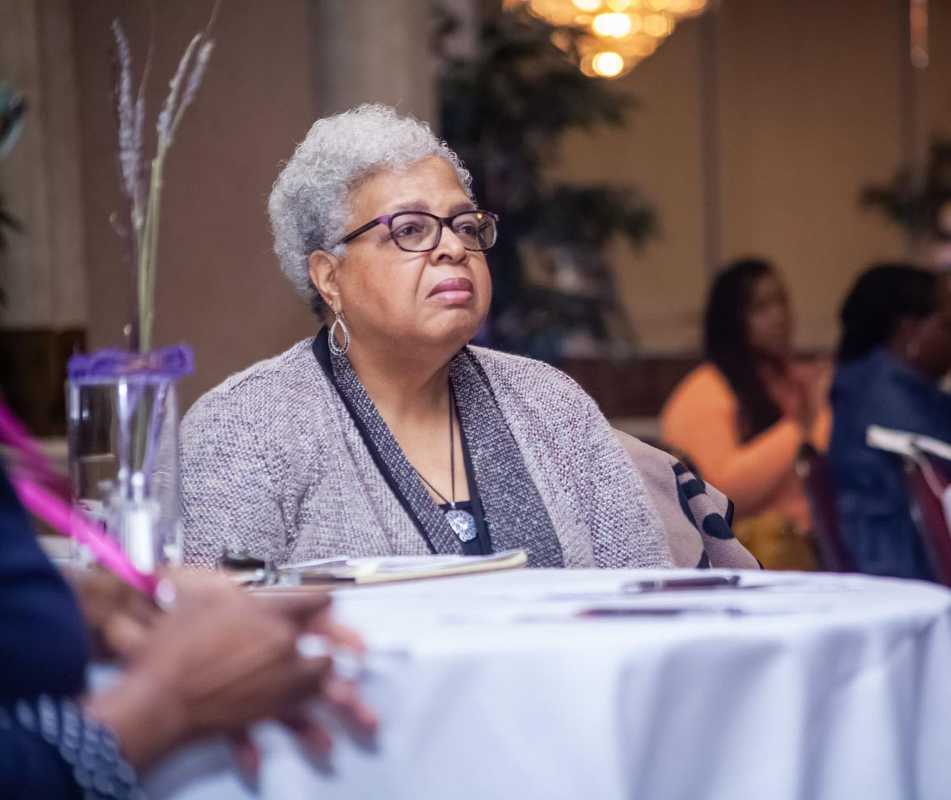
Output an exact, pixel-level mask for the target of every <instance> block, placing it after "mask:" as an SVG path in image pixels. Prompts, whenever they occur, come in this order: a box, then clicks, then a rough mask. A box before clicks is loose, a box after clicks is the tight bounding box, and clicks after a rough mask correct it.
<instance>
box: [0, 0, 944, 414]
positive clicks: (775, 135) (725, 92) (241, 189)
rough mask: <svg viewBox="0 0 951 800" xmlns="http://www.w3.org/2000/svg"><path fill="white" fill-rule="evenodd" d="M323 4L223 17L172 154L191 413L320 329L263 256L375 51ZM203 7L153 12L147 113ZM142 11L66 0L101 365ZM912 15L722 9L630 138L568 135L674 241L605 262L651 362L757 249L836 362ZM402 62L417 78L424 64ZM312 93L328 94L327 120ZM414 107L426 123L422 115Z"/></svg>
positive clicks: (287, 2)
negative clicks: (299, 178) (345, 42)
mask: <svg viewBox="0 0 951 800" xmlns="http://www.w3.org/2000/svg"><path fill="white" fill-rule="evenodd" d="M7 1H8V2H9V0H7ZM367 1H368V0H367ZM320 2H321V0H275V2H273V3H260V2H254V0H226V2H224V3H223V5H222V11H221V15H220V18H219V20H218V24H217V26H216V39H217V42H218V47H217V50H216V52H215V54H214V56H213V59H212V64H211V68H210V70H209V73H208V76H207V80H206V84H205V86H204V87H203V89H202V91H201V94H200V95H199V98H198V102H197V103H196V105H195V106H194V107H193V108H192V109H190V110H189V113H188V116H187V118H186V119H185V121H184V123H183V125H182V128H181V132H180V136H179V140H178V142H177V143H176V145H175V149H174V151H173V152H172V154H171V157H170V160H169V164H168V180H167V188H166V193H165V206H164V217H163V228H162V239H161V253H160V257H161V265H162V272H161V274H160V275H159V289H158V309H157V312H158V329H157V338H158V341H159V342H160V343H168V342H172V341H188V342H191V343H192V344H193V345H194V347H195V350H196V354H197V357H198V374H197V375H196V376H195V377H194V378H192V379H190V380H189V381H188V382H187V383H186V386H185V399H186V402H190V401H191V400H192V399H194V397H196V396H197V394H198V393H200V392H201V391H204V390H205V389H207V388H208V387H210V386H212V385H214V384H216V383H217V382H219V381H220V380H221V379H223V378H224V377H225V376H226V375H228V374H230V373H231V372H233V371H235V370H238V369H240V368H242V367H244V366H246V365H248V364H250V363H251V362H253V361H254V360H256V359H259V358H263V357H266V356H268V355H271V354H273V353H276V352H279V351H280V350H282V349H283V348H285V347H286V346H287V345H288V344H289V343H291V342H292V341H294V340H296V339H298V338H300V337H303V336H305V335H307V334H308V333H309V332H310V331H311V330H312V327H313V326H312V322H311V319H310V316H309V313H308V312H307V310H306V309H305V308H304V307H303V306H302V304H301V303H300V302H299V301H298V300H297V298H296V297H295V295H294V294H293V292H292V291H291V289H290V288H289V286H288V285H287V284H286V283H285V281H284V279H283V277H282V276H281V275H280V273H279V271H278V269H277V265H276V262H275V259H274V257H273V256H272V254H271V249H270V248H271V242H270V236H269V232H268V227H267V218H266V213H265V203H266V197H267V193H268V190H269V187H270V184H271V182H272V181H273V179H274V177H275V175H276V172H277V169H278V163H279V162H280V161H281V160H282V159H285V158H287V156H288V155H289V154H290V153H291V150H292V147H293V143H294V142H296V141H297V140H299V139H300V138H301V137H302V136H303V134H304V133H305V132H306V130H307V127H308V125H309V124H310V122H311V121H312V119H313V117H314V115H315V113H316V110H320V109H321V108H323V106H325V105H333V104H335V103H336V104H339V103H342V102H343V100H341V98H345V97H346V96H347V92H348V90H347V89H346V87H345V86H344V87H343V88H341V86H340V85H337V84H332V83H331V84H328V81H329V80H331V79H332V78H335V75H332V74H330V70H329V69H328V68H327V66H326V65H327V58H328V54H331V56H332V57H331V58H330V62H331V63H333V62H335V61H340V60H341V59H343V58H344V57H349V58H353V59H357V60H358V61H359V60H360V58H361V55H360V54H361V52H363V50H361V49H360V48H354V47H351V48H345V47H342V46H341V42H339V41H337V42H336V44H335V45H334V47H333V48H330V49H325V50H323V51H321V50H320V43H319V42H320V39H319V37H320V36H321V35H330V34H329V33H328V29H327V26H325V25H324V26H321V25H319V24H318V23H319V21H320V15H319V14H316V15H315V13H314V9H315V8H317V7H318V6H319V3H320ZM361 2H363V0H361ZM401 2H404V0H401ZM405 2H406V3H409V4H412V3H417V2H418V0H405ZM315 3H316V4H317V5H315ZM209 5H210V2H209V3H191V2H189V3H185V2H180V1H176V2H167V3H162V4H157V8H159V9H160V12H161V13H160V14H159V15H158V17H157V30H156V43H157V50H156V58H155V63H154V65H153V80H152V89H151V92H150V94H149V103H150V108H151V109H152V113H153V114H154V112H155V110H156V107H157V106H158V105H159V104H160V103H161V100H162V98H163V93H164V86H165V83H166V81H167V79H168V77H169V76H170V75H171V73H172V71H173V69H174V66H175V61H176V59H177V57H178V55H179V53H180V52H181V49H182V48H183V47H184V45H185V43H186V42H187V40H188V38H189V36H190V35H191V34H192V33H193V32H194V31H196V30H197V29H198V28H199V27H200V26H201V25H202V24H203V23H204V16H205V13H206V9H207V7H208V6H209ZM407 7H410V6H407ZM146 8H147V6H146V4H144V3H130V2H128V1H127V0H126V1H125V2H122V1H121V0H97V2H95V3H91V2H85V0H72V11H73V22H74V34H75V35H74V39H75V46H76V52H77V59H78V71H77V80H78V85H79V96H80V120H81V133H82V137H81V139H82V168H83V176H82V177H83V198H84V209H85V214H84V223H85V227H86V238H85V247H86V259H87V263H88V295H89V309H90V314H89V333H90V345H91V346H93V347H97V346H102V345H109V344H113V345H114V344H119V343H121V341H122V334H121V331H122V327H123V325H124V324H125V322H126V321H127V319H128V313H127V311H126V309H127V308H128V307H129V306H130V303H131V286H130V283H129V280H128V269H127V267H126V265H125V264H124V263H123V261H122V255H121V252H122V251H121V247H120V244H119V242H118V240H117V239H116V237H115V234H114V233H113V231H112V229H111V227H110V225H109V221H108V220H109V215H110V214H111V213H112V212H113V211H115V210H116V209H118V208H119V207H120V204H119V196H118V190H117V178H116V170H115V162H114V144H113V141H114V128H113V121H112V111H111V99H110V91H109V87H110V85H111V68H110V52H111V38H110V35H109V23H110V21H111V19H112V17H113V16H114V15H115V14H118V13H121V15H122V18H123V19H124V20H125V21H126V22H127V23H128V28H129V33H130V36H131V39H132V45H133V51H134V55H135V57H136V58H137V60H138V64H139V65H141V59H142V57H143V55H144V52H145V41H146V33H147V13H146ZM354 8H356V7H354ZM171 9H174V13H171ZM357 10H359V9H358V8H357ZM931 11H932V14H931V16H932V32H931V43H932V47H931V51H932V66H931V68H930V69H929V71H928V72H927V74H926V75H925V76H924V78H925V80H924V81H923V85H924V90H923V92H922V94H923V96H924V97H925V98H926V100H927V108H928V110H929V112H930V114H931V118H932V120H933V121H934V127H935V128H937V129H940V130H943V131H944V132H945V133H946V134H948V135H951V55H948V52H947V49H946V48H943V47H941V46H940V43H941V42H943V41H945V40H947V39H948V38H949V37H951V0H932V2H931ZM902 14H903V2H902V0H839V2H836V3H829V2H825V1H824V0H823V1H820V0H799V2H795V3H793V2H787V0H722V11H721V13H720V18H719V33H718V34H717V35H716V36H714V37H713V38H712V39H711V38H710V37H708V36H707V34H706V31H705V30H704V27H703V26H704V25H705V24H706V23H705V22H700V21H694V22H690V23H687V24H685V25H684V26H682V27H681V29H679V30H678V31H677V32H676V34H675V35H674V37H673V38H672V39H671V40H670V41H669V42H668V43H666V44H665V45H664V46H663V47H662V48H661V49H660V51H658V53H656V54H655V55H654V56H653V57H652V58H651V59H649V60H648V61H647V62H645V63H644V64H642V65H641V66H639V67H638V68H637V69H636V70H635V71H634V72H633V73H632V74H631V75H630V76H628V77H627V78H625V79H623V80H622V81H621V84H620V85H621V86H622V87H623V88H624V89H625V90H626V91H630V92H632V93H634V94H635V95H636V96H637V97H638V99H639V100H640V102H641V106H642V107H641V110H640V111H638V112H635V114H634V115H633V116H632V117H631V121H630V124H629V125H628V126H627V127H626V128H625V129H622V130H617V131H611V130H606V131H601V132H598V133H596V134H585V135H572V136H569V137H567V138H566V141H565V142H564V148H563V151H564V156H565V160H564V163H563V164H562V166H561V167H560V169H559V172H560V173H561V174H563V175H565V176H568V177H571V178H575V179H579V180H605V181H610V182H617V183H633V184H636V185H637V186H639V187H640V188H641V189H642V190H643V191H644V192H645V193H646V194H647V195H648V197H650V198H651V199H652V201H653V202H654V203H655V205H656V206H657V208H658V210H659V212H660V216H661V221H662V226H663V230H662V234H661V238H660V239H659V240H658V241H656V242H654V243H652V244H651V245H649V246H648V247H647V249H646V250H645V251H644V252H642V253H634V252H631V251H630V250H629V249H628V248H626V247H625V246H623V245H617V246H615V247H614V248H613V249H612V259H613V262H614V265H615V269H616V270H617V274H618V285H619V291H620V292H621V293H622V295H623V299H624V302H625V304H626V305H627V307H628V308H629V309H630V313H631V317H632V320H633V323H634V325H635V328H636V330H637V331H638V334H639V336H640V340H641V345H642V348H643V350H644V351H645V352H686V351H691V350H695V349H696V347H697V344H698V340H699V336H698V334H699V325H698V323H699V316H700V310H701V305H702V302H703V297H704V293H705V289H706V283H707V279H708V264H707V261H708V254H709V243H710V241H711V240H712V241H716V240H719V242H720V254H721V256H722V257H723V258H730V257H734V256H737V255H741V254H744V253H748V252H759V253H762V254H764V255H767V256H770V257H772V258H774V259H775V260H776V261H777V263H778V264H779V265H780V267H781V268H782V269H783V271H784V273H785V274H786V276H787V279H788V281H789V283H790V287H791V290H792V293H793V297H794V299H795V302H796V306H797V309H798V312H799V316H800V320H801V326H800V327H801V330H800V340H801V343H802V344H803V345H804V346H820V347H827V346H829V345H831V344H832V342H833V340H834V337H835V327H836V326H835V311H836V308H837V305H838V303H839V301H840V298H841V294H842V292H843V291H844V289H845V287H846V286H847V284H848V282H849V281H850V280H851V279H852V277H853V275H854V274H855V272H856V271H857V270H858V269H859V268H860V267H861V266H862V265H863V264H865V263H867V262H868V261H869V260H871V259H873V258H881V257H889V256H898V255H900V254H901V253H902V252H903V249H904V241H903V239H902V236H901V234H900V232H899V231H898V230H897V229H895V228H894V227H892V226H890V225H889V224H887V223H886V222H884V221H883V220H882V219H880V218H879V217H878V216H877V215H875V214H871V213H869V212H864V211H862V210H860V209H859V208H858V204H857V197H858V192H859V188H860V187H861V186H862V185H863V184H864V183H866V182H868V181H870V180H881V179H885V178H887V177H889V176H890V175H891V174H892V172H893V170H894V169H895V167H896V166H897V165H898V163H899V161H900V159H901V157H902V147H903V139H902V127H901V121H900V112H901V108H902V105H903V104H902V98H901V91H902V81H901V74H902V73H901V59H902V49H903V46H904V43H903V39H902V35H903V34H902V27H903V26H902ZM358 16H359V15H358ZM411 18H412V17H411V16H410V17H408V19H411ZM330 33H332V31H331V32H330ZM711 43H712V44H714V45H716V47H717V48H718V50H719V57H718V59H717V66H718V69H717V75H716V76H715V77H716V81H715V87H716V90H717V98H718V101H719V106H718V107H719V113H718V115H717V116H716V118H715V120H712V121H711V120H709V119H708V120H706V121H705V118H704V115H703V112H702V108H703V94H702V90H703V88H704V85H705V84H706V83H709V82H710V79H711V76H710V75H708V74H704V73H703V72H702V64H703V61H702V58H701V56H702V54H703V48H704V47H705V46H707V47H708V46H710V44H711ZM369 46H370V45H361V47H362V48H364V49H365V48H366V47H369ZM321 52H323V55H322V54H321ZM333 54H337V55H333ZM411 56H412V54H409V55H408V56H407V58H409V59H410V62H412V63H408V64H407V69H408V70H409V72H408V73H407V74H409V75H412V74H415V73H414V72H413V70H418V69H420V63H421V62H419V61H418V60H414V59H412V58H411ZM315 66H316V67H317V68H319V70H320V71H319V73H318V75H317V77H316V79H315V75H314V70H315ZM335 74H336V76H339V80H341V81H343V80H346V76H347V75H349V74H351V73H350V71H349V70H348V69H347V65H346V64H344V63H340V66H339V70H337V71H336V73H335ZM357 77H358V78H359V81H357V78H354V81H356V82H355V83H354V84H353V92H357V90H358V89H359V91H360V99H390V100H392V99H393V98H391V97H389V96H388V95H387V92H388V91H389V90H390V89H391V88H392V85H393V82H392V80H391V79H390V76H389V75H382V76H379V80H380V89H379V94H378V95H376V97H374V92H373V90H372V87H370V88H368V87H367V86H366V85H365V83H366V79H367V74H366V73H365V72H364V73H360V74H359V75H358V76H357ZM400 85H401V86H403V85H404V84H400ZM406 85H407V86H414V85H415V82H414V81H411V82H410V84H406ZM315 86H316V87H317V89H318V90H319V87H320V86H324V92H325V96H324V99H323V102H322V103H321V102H319V100H320V98H319V97H315V94H319V91H315ZM328 87H330V88H328ZM361 87H362V88H361ZM404 89H405V86H404ZM405 90H406V91H408V89H405ZM400 91H404V90H400ZM354 96H357V95H356V94H354ZM397 99H400V98H397ZM407 102H410V103H411V104H412V108H413V109H414V110H417V111H420V112H422V113H425V108H427V105H426V103H427V102H428V101H427V100H426V98H425V97H418V98H413V99H407ZM711 124H715V131H714V132H715V134H716V139H715V140H713V141H714V143H717V142H718V147H717V148H715V149H714V155H715V156H716V158H715V162H716V163H714V164H712V165H711V163H710V161H709V159H707V160H705V158H706V156H705V154H704V153H705V148H706V149H707V150H709V142H710V141H711V140H709V139H708V138H707V137H708V135H709V132H710V130H711V127H710V126H711ZM711 166H712V167H714V168H715V170H714V171H715V172H718V173H719V177H720V191H719V193H718V195H717V196H716V197H713V198H711V195H710V193H709V191H708V188H709V187H707V186H706V184H705V183H704V176H705V175H708V174H709V173H710V171H711ZM717 198H718V207H716V208H714V211H717V212H718V214H715V215H714V219H719V221H720V224H719V225H718V226H717V229H716V231H714V232H713V233H714V234H715V235H711V231H710V230H709V229H708V228H705V219H706V216H707V212H708V211H709V209H710V206H709V205H708V204H709V203H710V202H711V200H716V199H717Z"/></svg>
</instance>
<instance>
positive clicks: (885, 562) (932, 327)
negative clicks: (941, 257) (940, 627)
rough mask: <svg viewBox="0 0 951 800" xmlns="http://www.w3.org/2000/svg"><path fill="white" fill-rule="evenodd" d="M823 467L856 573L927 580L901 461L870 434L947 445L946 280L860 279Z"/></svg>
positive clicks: (878, 270)
mask: <svg viewBox="0 0 951 800" xmlns="http://www.w3.org/2000/svg"><path fill="white" fill-rule="evenodd" d="M841 321H842V338H841V342H840V345H839V352H838V367H837V371H836V376H835V380H834V382H833V388H832V406H833V429H832V442H831V446H830V449H829V459H830V462H831V464H832V468H833V474H834V477H835V481H836V489H837V494H838V509H839V518H840V526H841V529H842V536H843V540H844V543H845V545H846V547H847V548H848V550H849V552H850V554H851V556H852V558H853V560H854V564H855V566H856V569H857V570H858V571H860V572H867V573H871V574H875V575H892V576H896V577H902V578H926V579H927V578H931V577H932V570H931V566H930V565H929V563H928V559H927V557H926V554H925V550H924V547H923V546H922V543H921V540H920V538H919V534H918V531H917V528H916V526H915V523H914V520H913V519H912V516H911V510H910V506H909V499H908V495H907V491H906V488H905V476H904V472H903V465H902V459H901V457H900V456H898V455H894V454H892V453H886V452H884V451H882V450H877V449H875V448H872V447H870V446H869V445H868V444H866V433H867V431H868V428H869V426H870V425H879V426H882V427H885V428H891V429H894V430H899V431H906V432H909V433H915V434H919V435H922V436H930V437H933V438H935V439H940V440H942V441H945V442H951V395H949V394H947V393H946V392H942V391H941V389H940V387H939V383H940V380H941V378H942V377H943V376H944V375H946V374H947V373H948V371H949V370H951V275H940V274H938V273H934V272H930V271H927V270H923V269H917V268H915V267H912V266H909V265H905V264H883V265H879V266H875V267H872V268H871V269H869V270H868V271H867V272H865V273H864V274H862V275H861V276H860V277H859V279H858V280H857V282H856V283H855V285H854V286H853V288H852V290H851V291H850V292H849V295H848V297H847V298H846V300H845V303H844V305H843V307H842V312H841Z"/></svg>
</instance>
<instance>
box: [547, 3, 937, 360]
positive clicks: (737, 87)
mask: <svg viewBox="0 0 951 800" xmlns="http://www.w3.org/2000/svg"><path fill="white" fill-rule="evenodd" d="M905 8H906V6H905V3H904V2H902V0H838V1H837V2H835V3H829V2H827V1H826V0H798V1H797V2H788V0H722V3H721V11H720V15H719V20H718V25H717V27H718V34H717V35H716V36H715V37H714V40H715V46H716V48H717V50H718V58H717V67H718V69H717V72H718V74H717V75H716V83H715V85H716V89H717V97H718V106H719V113H718V115H717V119H716V123H715V124H716V128H715V130H714V129H711V127H709V126H707V127H704V124H702V119H701V112H700V108H701V98H700V94H699V93H700V89H701V78H702V75H701V72H700V71H701V64H702V60H701V54H702V51H701V48H702V47H703V46H704V38H703V35H704V31H703V30H702V26H703V25H704V24H706V21H692V22H689V23H686V24H684V25H683V26H682V27H681V28H680V29H679V30H678V31H676V32H675V34H674V36H673V37H672V39H671V40H669V41H668V42H667V43H666V44H665V45H664V46H663V47H662V48H661V49H660V50H659V51H658V52H657V53H656V54H655V55H654V56H653V57H652V58H651V59H649V60H648V61H647V62H645V63H643V64H642V65H640V66H638V67H637V68H636V69H635V70H634V71H633V72H632V73H631V74H630V75H629V76H628V77H626V78H624V79H622V81H621V85H622V86H623V88H624V89H625V90H627V91H630V92H632V93H634V94H635V95H636V96H637V97H638V98H639V99H640V100H641V102H642V108H641V110H640V111H639V112H635V114H634V115H633V116H632V117H631V120H630V123H629V124H628V126H627V128H626V129H625V130H622V131H603V132H599V133H597V134H594V135H572V136H570V137H568V138H567V139H566V141H565V146H564V154H565V157H566V163H565V164H564V165H563V166H562V167H561V168H560V170H559V172H560V173H561V174H565V175H569V176H571V177H572V178H578V179H589V178H597V179H604V180H612V181H618V182H622V183H623V182H629V183H632V184H635V185H637V186H639V187H642V188H643V189H644V190H645V192H646V193H647V195H648V196H649V197H650V198H651V199H652V200H653V201H654V203H655V205H656V206H657V208H658V211H659V212H660V216H661V221H662V224H663V229H664V230H663V237H662V239H661V240H659V241H657V242H655V243H653V244H651V245H650V246H649V247H648V248H647V249H646V251H645V252H644V253H643V254H641V255H637V254H633V253H630V252H629V251H627V250H626V249H625V248H623V247H618V248H616V251H615V257H614V264H615V268H616V270H617V273H618V276H619V286H620V291H622V292H623V295H624V302H625V303H626V305H627V306H628V307H629V308H630V309H631V313H632V317H633V321H634V324H635V327H636V328H637V330H638V332H639V334H640V338H641V345H642V348H643V349H644V350H646V351H649V352H650V351H653V352H658V351H660V352H663V351H678V350H690V349H694V348H696V347H697V345H698V343H699V320H700V314H701V308H702V303H703V298H704V292H705V288H706V282H707V278H706V275H705V266H704V257H705V250H704V242H705V239H704V230H703V213H702V211H703V208H704V203H705V202H708V201H709V199H710V198H708V197H707V196H706V195H705V192H704V182H703V176H704V174H705V167H709V166H711V165H709V164H706V165H705V163H704V161H703V157H702V153H703V145H704V138H703V137H706V136H709V135H711V134H712V135H714V136H715V137H716V140H715V141H718V143H719V146H718V154H719V155H718V158H717V161H716V163H715V164H714V165H712V166H713V167H714V168H715V170H716V171H717V172H718V174H719V178H720V181H719V183H720V191H719V219H720V226H719V230H718V231H717V232H716V234H717V236H716V237H715V238H717V239H719V241H720V243H721V244H720V255H721V259H723V260H725V259H730V258H734V257H737V256H740V255H744V254H748V253H758V254H762V255H765V256H767V257H770V258H772V259H774V260H775V261H776V263H777V264H778V265H779V267H780V268H781V269H782V271H783V273H784V274H785V276H786V279H787V281H788V283H789V285H790V289H791V292H792V296H793V300H794V302H795V305H796V309H797V311H798V316H799V322H800V325H799V340H800V344H801V345H802V346H804V347H810V348H811V347H819V348H828V347H830V346H832V344H833V342H834V340H835V337H836V313H837V309H838V305H839V303H840V301H841V298H842V295H843V293H844V292H845V291H846V289H847V287H848V285H849V283H850V281H851V280H852V279H853V278H854V276H855V274H856V273H857V272H858V271H859V270H860V269H861V267H862V266H863V265H865V264H867V263H868V262H869V261H871V260H873V259H879V258H895V257H900V256H902V255H903V254H904V253H905V247H906V243H905V240H904V238H903V235H902V233H901V232H900V231H899V230H898V229H897V228H895V227H894V226H892V225H891V224H890V223H888V222H886V221H885V220H884V219H883V218H882V217H880V216H879V215H878V214H875V213H871V212H868V211H864V210H862V209H860V208H859V207H858V195H859V191H860V188H861V187H862V186H863V185H864V184H866V183H868V182H871V181H883V180H886V179H888V178H889V177H890V176H891V175H892V173H893V172H894V170H895V169H896V168H897V166H898V164H899V162H900V161H901V159H902V158H903V138H902V136H903V132H902V119H901V112H902V108H903V102H902V88H903V83H902V69H903V67H902V59H903V57H904V48H905V46H906V45H905V41H904V33H903V25H904V19H903V15H904V14H905ZM931 11H932V14H931V17H932V19H931V23H932V24H931V36H930V41H931V53H932V66H931V68H930V69H929V70H928V71H927V73H926V74H925V75H924V76H922V77H923V80H922V81H921V83H922V84H923V86H924V90H923V91H922V96H923V97H926V98H927V107H928V110H929V111H930V115H931V119H932V120H933V123H931V124H929V125H928V126H927V127H928V129H936V130H938V129H940V130H943V131H944V132H945V133H946V134H951V56H949V55H948V51H947V48H945V47H943V46H942V42H944V41H947V40H948V37H949V36H951V2H949V0H932V2H931ZM925 135H927V131H925Z"/></svg>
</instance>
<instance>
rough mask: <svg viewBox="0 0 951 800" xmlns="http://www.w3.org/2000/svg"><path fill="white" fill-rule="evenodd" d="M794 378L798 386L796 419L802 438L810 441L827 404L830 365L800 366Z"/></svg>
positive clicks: (830, 381)
mask: <svg viewBox="0 0 951 800" xmlns="http://www.w3.org/2000/svg"><path fill="white" fill-rule="evenodd" d="M795 379H796V382H797V384H798V387H799V401H798V403H797V409H796V421H797V422H798V423H799V426H800V428H801V429H802V434H803V438H804V439H805V440H806V441H810V442H811V441H813V439H814V438H815V435H816V428H817V426H818V423H819V420H820V418H821V416H822V413H823V411H824V409H825V408H826V407H827V406H828V404H829V390H830V389H831V387H832V367H831V366H830V365H828V364H825V363H822V364H816V365H814V366H812V365H811V366H809V367H808V368H807V367H801V368H800V369H799V370H798V374H797V375H796V376H795Z"/></svg>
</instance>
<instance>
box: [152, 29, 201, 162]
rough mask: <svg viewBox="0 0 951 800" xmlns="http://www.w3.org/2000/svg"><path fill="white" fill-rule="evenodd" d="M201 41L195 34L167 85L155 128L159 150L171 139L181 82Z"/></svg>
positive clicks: (199, 36) (197, 34) (199, 35)
mask: <svg viewBox="0 0 951 800" xmlns="http://www.w3.org/2000/svg"><path fill="white" fill-rule="evenodd" d="M200 41H201V34H200V33H196V34H195V36H194V37H193V38H192V40H191V41H190V42H189V43H188V47H186V48H185V53H184V55H183V56H182V58H181V60H180V61H179V62H178V68H177V69H176V70H175V75H174V76H173V77H172V80H171V81H169V84H168V89H169V91H168V97H166V98H165V105H164V106H162V112H161V113H160V114H159V117H158V124H157V125H156V126H155V127H156V130H157V131H158V137H159V148H160V149H161V148H162V147H165V146H167V145H168V144H169V143H170V142H171V139H172V133H173V123H174V121H175V116H176V107H177V106H178V95H179V94H180V92H181V89H182V81H183V80H184V79H185V71H186V69H187V68H188V64H189V62H190V61H191V57H192V53H193V52H194V51H195V47H197V45H198V43H199V42H200Z"/></svg>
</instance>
